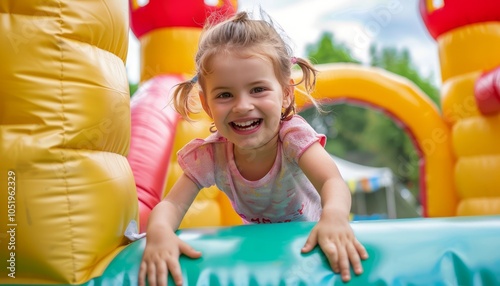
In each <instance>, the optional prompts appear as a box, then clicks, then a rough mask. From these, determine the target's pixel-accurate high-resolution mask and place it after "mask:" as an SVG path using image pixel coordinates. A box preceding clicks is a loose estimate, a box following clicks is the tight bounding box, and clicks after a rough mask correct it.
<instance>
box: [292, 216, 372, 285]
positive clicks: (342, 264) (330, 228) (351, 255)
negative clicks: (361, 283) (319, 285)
mask: <svg viewBox="0 0 500 286" xmlns="http://www.w3.org/2000/svg"><path fill="white" fill-rule="evenodd" d="M316 244H319V246H320V248H321V250H322V251H323V253H324V254H325V255H326V257H327V258H328V261H329V262H330V266H331V268H332V270H333V271H334V272H335V273H340V275H341V277H342V280H343V281H344V282H347V281H349V280H350V279H351V275H350V270H349V262H350V264H351V265H352V268H353V269H354V273H356V274H357V275H360V274H361V273H363V266H362V265H361V259H363V260H364V259H367V258H368V253H367V252H366V249H365V247H364V246H363V245H362V244H361V243H360V242H359V241H358V240H357V239H356V237H355V236H354V232H353V231H352V228H351V226H350V224H349V220H347V219H344V218H332V217H329V218H325V217H322V218H321V219H320V220H319V222H318V223H317V224H316V225H315V226H314V228H313V229H312V231H311V233H310V234H309V238H308V239H307V241H306V243H305V245H304V247H302V250H301V251H302V253H307V252H310V251H311V250H312V249H313V248H314V247H315V246H316Z"/></svg>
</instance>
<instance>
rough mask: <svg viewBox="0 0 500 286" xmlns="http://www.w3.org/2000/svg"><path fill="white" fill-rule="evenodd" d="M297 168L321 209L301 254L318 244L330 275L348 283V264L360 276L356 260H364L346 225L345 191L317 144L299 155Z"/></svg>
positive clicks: (347, 195) (348, 198)
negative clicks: (318, 196)
mask: <svg viewBox="0 0 500 286" xmlns="http://www.w3.org/2000/svg"><path fill="white" fill-rule="evenodd" d="M299 166H300V168H301V169H302V171H303V172H304V174H305V175H306V176H307V178H308V179H309V180H310V181H311V183H312V184H313V185H314V187H315V188H316V190H317V191H318V193H319V195H320V196H321V205H322V208H323V211H322V213H321V217H320V220H319V222H318V223H317V224H316V226H315V227H314V228H313V230H312V231H311V234H310V235H309V238H308V239H307V241H306V244H305V245H304V247H303V248H302V252H309V251H311V250H312V249H313V248H314V247H315V246H316V244H319V245H320V247H321V249H322V250H323V252H324V253H325V255H326V256H327V258H328V261H329V262H330V266H331V267H332V269H333V271H334V272H336V273H340V274H341V276H342V280H344V281H349V280H350V270H349V269H350V267H349V262H350V264H352V267H353V269H354V272H355V273H356V274H358V275H359V274H361V273H362V272H363V268H362V266H361V261H360V259H367V258H368V253H367V252H366V250H365V248H364V247H363V245H362V244H361V243H359V241H358V240H357V239H356V237H355V236H354V233H353V231H352V229H351V226H350V224H349V213H350V210H351V193H350V192H349V188H348V187H347V185H346V183H345V182H344V179H343V178H342V176H341V175H340V172H339V170H338V168H337V165H336V164H335V162H334V161H333V159H332V158H331V156H330V154H328V152H326V150H325V149H324V148H323V147H322V146H321V145H320V144H319V143H317V142H316V143H314V144H313V145H311V147H309V148H308V149H307V150H306V151H305V152H304V154H302V156H301V157H300V159H299Z"/></svg>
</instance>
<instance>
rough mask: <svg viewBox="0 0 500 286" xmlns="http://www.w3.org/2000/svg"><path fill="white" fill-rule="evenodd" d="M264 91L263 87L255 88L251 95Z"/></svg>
mask: <svg viewBox="0 0 500 286" xmlns="http://www.w3.org/2000/svg"><path fill="white" fill-rule="evenodd" d="M265 90H266V89H265V88H263V87H256V88H254V89H253V93H259V92H264V91H265Z"/></svg>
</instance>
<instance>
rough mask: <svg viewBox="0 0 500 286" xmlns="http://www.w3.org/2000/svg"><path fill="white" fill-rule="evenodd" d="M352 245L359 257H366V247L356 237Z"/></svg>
mask: <svg viewBox="0 0 500 286" xmlns="http://www.w3.org/2000/svg"><path fill="white" fill-rule="evenodd" d="M354 247H356V251H357V252H358V254H359V257H361V259H363V260H365V259H368V252H367V251H366V248H365V247H364V246H363V245H362V244H361V242H359V241H358V240H357V239H356V241H355V242H354Z"/></svg>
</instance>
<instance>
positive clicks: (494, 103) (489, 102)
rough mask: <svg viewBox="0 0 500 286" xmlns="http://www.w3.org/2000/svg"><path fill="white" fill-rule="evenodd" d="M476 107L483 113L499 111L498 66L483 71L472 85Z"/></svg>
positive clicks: (499, 80)
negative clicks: (485, 71)
mask: <svg viewBox="0 0 500 286" xmlns="http://www.w3.org/2000/svg"><path fill="white" fill-rule="evenodd" d="M474 97H475V98H476V103H477V107H478V108H479V111H481V113H482V114H484V115H491V114H495V113H498V112H500V67H498V68H496V69H494V70H492V71H490V72H488V73H484V74H483V75H481V77H479V78H478V79H477V81H476V84H475V85H474Z"/></svg>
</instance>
